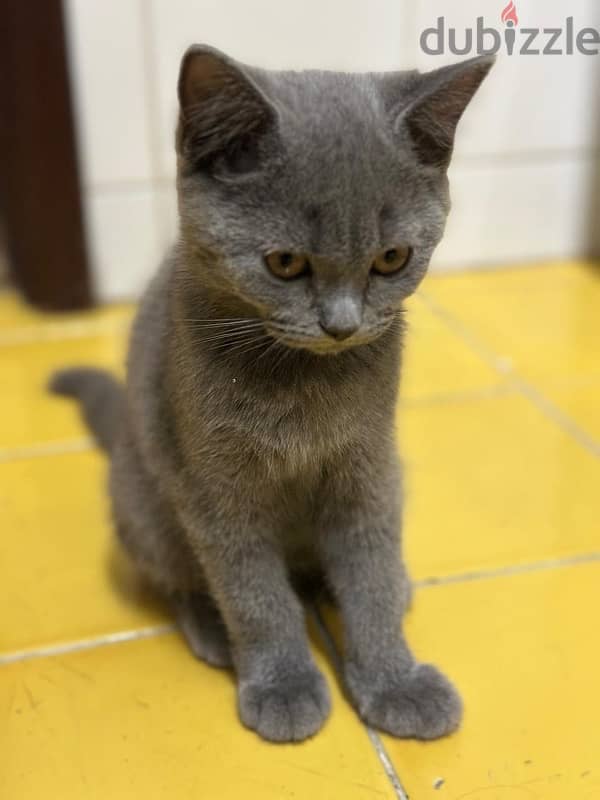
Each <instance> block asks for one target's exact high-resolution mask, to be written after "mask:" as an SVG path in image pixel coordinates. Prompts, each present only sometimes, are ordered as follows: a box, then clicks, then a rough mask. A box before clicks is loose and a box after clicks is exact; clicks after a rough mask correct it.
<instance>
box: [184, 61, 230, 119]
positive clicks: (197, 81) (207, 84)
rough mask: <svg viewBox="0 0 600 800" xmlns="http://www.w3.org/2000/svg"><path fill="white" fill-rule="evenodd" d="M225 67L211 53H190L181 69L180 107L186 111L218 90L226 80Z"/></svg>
mask: <svg viewBox="0 0 600 800" xmlns="http://www.w3.org/2000/svg"><path fill="white" fill-rule="evenodd" d="M227 72H228V70H227V67H226V66H225V64H223V62H222V61H220V60H219V59H218V58H216V57H215V56H213V55H212V54H211V53H192V54H190V55H189V56H188V59H187V62H186V63H185V64H184V67H183V80H182V84H181V97H180V100H181V105H182V108H184V109H186V108H188V107H189V106H192V105H194V104H195V103H197V102H198V101H199V100H202V99H203V98H204V97H206V95H208V94H213V93H214V92H215V90H218V89H219V88H220V87H221V86H223V84H224V83H225V80H226V78H227Z"/></svg>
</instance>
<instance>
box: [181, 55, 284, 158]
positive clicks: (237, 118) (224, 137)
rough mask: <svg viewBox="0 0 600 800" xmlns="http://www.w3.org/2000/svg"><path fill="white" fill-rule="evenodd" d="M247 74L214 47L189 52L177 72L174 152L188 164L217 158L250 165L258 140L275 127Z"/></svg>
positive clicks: (269, 106)
mask: <svg viewBox="0 0 600 800" xmlns="http://www.w3.org/2000/svg"><path fill="white" fill-rule="evenodd" d="M251 72H252V70H251V69H250V68H248V67H245V66H243V65H242V64H239V63H237V62H236V61H234V60H233V59H231V58H229V57H228V56H226V55H225V54H224V53H221V52H220V51H219V50H216V49H215V48H213V47H209V46H207V45H194V46H192V47H190V48H189V49H188V50H187V52H186V53H185V55H184V56H183V59H182V62H181V68H180V72H179V83H178V94H179V108H180V114H179V127H178V131H177V149H178V151H179V153H180V155H182V156H183V157H184V158H185V160H186V161H188V163H190V164H203V163H207V162H210V161H212V160H214V159H215V158H216V157H219V156H224V157H227V158H228V159H230V160H235V161H236V164H237V165H241V166H242V167H247V166H248V164H249V162H251V161H252V158H253V154H254V155H255V148H256V144H257V142H258V140H259V139H260V138H261V137H262V136H263V135H264V134H265V133H266V132H267V131H269V130H271V129H272V128H273V127H274V126H275V125H276V118H277V114H276V112H275V109H274V107H273V105H272V104H271V103H270V101H269V100H268V99H267V97H266V96H265V94H264V93H263V92H262V91H261V89H260V88H259V87H258V85H257V83H256V82H255V80H254V79H253V77H252V75H251ZM242 171H244V169H242Z"/></svg>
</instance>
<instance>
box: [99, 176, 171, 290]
mask: <svg viewBox="0 0 600 800" xmlns="http://www.w3.org/2000/svg"><path fill="white" fill-rule="evenodd" d="M155 192H156V190H155V189H154V188H152V187H151V186H149V187H147V188H140V189H125V190H123V189H98V190H91V191H90V192H89V193H88V195H87V198H86V221H87V229H88V239H89V242H90V245H91V247H90V250H91V255H92V268H93V278H94V285H95V290H96V297H97V299H99V300H101V301H105V300H120V299H124V298H130V297H137V296H139V294H140V293H141V292H142V291H143V289H144V287H145V286H146V284H147V282H148V280H149V278H150V277H151V276H152V275H153V274H154V272H155V271H156V269H157V268H158V266H159V263H160V260H161V258H162V256H163V254H164V247H163V244H164V242H163V240H162V238H161V236H160V233H159V231H158V228H157V224H156V214H155V209H156V205H155V204H156V199H157V198H156V193H155Z"/></svg>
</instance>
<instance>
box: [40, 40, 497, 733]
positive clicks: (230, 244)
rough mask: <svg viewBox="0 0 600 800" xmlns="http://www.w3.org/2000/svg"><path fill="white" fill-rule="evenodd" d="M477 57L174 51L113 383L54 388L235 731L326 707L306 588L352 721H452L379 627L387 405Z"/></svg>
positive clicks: (445, 729) (394, 546) (314, 718)
mask: <svg viewBox="0 0 600 800" xmlns="http://www.w3.org/2000/svg"><path fill="white" fill-rule="evenodd" d="M491 65H492V59H490V58H489V57H484V58H476V59H473V60H471V61H467V62H464V63H462V64H458V65H453V66H451V67H445V68H442V69H438V70H436V71H434V72H431V73H428V74H419V73H417V72H394V73H386V74H376V73H368V74H343V73H335V72H314V71H311V72H270V71H265V70H261V69H255V68H253V67H252V68H251V67H247V66H245V65H242V64H239V63H237V62H235V61H233V60H232V59H230V58H228V57H227V56H225V55H223V54H222V53H220V52H218V51H216V50H214V49H212V48H209V47H203V46H197V47H193V48H191V49H190V50H188V52H187V53H186V55H185V56H184V59H183V62H182V66H181V73H180V78H179V100H180V106H181V112H180V122H179V128H178V134H177V152H178V177H177V188H178V194H179V213H180V233H179V240H178V242H177V245H176V246H175V248H174V249H173V251H172V252H171V254H170V255H169V256H168V258H167V260H166V262H165V263H164V264H163V266H162V268H161V269H160V271H159V273H158V275H157V276H156V278H155V279H154V280H153V282H152V283H151V285H150V287H149V289H148V291H147V292H146V295H145V297H144V299H143V301H142V303H141V307H140V310H139V313H138V316H137V320H136V323H135V326H134V330H133V334H132V340H131V348H130V353H129V361H128V379H127V390H126V392H124V391H123V390H122V389H121V387H120V386H119V385H118V384H117V383H116V382H115V381H114V380H113V379H112V378H111V377H109V376H108V375H107V374H104V373H101V372H98V371H95V370H85V369H76V370H67V371H65V372H61V373H59V374H58V375H57V376H55V378H54V381H53V389H54V390H55V391H56V392H58V393H62V394H65V395H72V396H76V397H78V398H79V400H80V401H81V403H82V406H83V412H84V414H85V416H86V418H87V421H88V423H89V425H90V426H91V428H92V430H93V431H94V433H95V435H96V436H97V438H98V440H99V442H100V443H101V444H102V445H103V446H104V447H105V448H106V449H107V450H108V451H109V452H110V456H111V477H110V490H111V496H112V503H113V512H114V519H115V523H116V527H117V530H118V533H119V536H120V538H121V539H122V541H123V543H124V545H125V547H126V548H127V550H128V551H129V553H130V554H131V556H132V557H133V559H134V560H135V561H136V563H137V564H138V565H139V567H140V568H141V570H142V571H143V572H144V573H146V575H148V576H149V577H150V578H151V580H152V581H153V582H154V583H155V584H156V585H157V586H158V587H160V588H161V589H162V590H163V592H164V593H165V594H167V595H168V596H169V597H170V598H171V600H172V603H173V606H174V608H175V610H176V614H177V617H178V620H179V624H180V626H181V629H182V631H183V633H184V634H185V636H186V638H187V640H188V642H189V644H190V647H191V648H192V650H193V652H194V653H195V654H196V655H197V656H199V657H200V658H202V659H204V660H206V661H207V662H209V663H210V664H213V665H216V666H227V665H230V664H233V666H234V667H235V671H236V673H237V677H238V707H239V714H240V717H241V719H242V722H243V723H244V724H245V725H247V726H248V727H250V728H253V729H254V730H256V731H257V732H258V733H259V734H260V735H261V736H263V737H264V738H265V739H270V740H273V741H279V742H283V741H290V740H294V741H297V740H301V739H304V738H305V737H307V736H311V735H312V734H314V733H315V732H316V731H317V730H318V729H319V728H320V727H321V725H322V724H323V722H324V720H325V718H326V717H327V715H328V713H329V707H330V701H329V693H328V689H327V686H326V684H325V681H324V679H323V676H322V675H321V673H320V672H319V671H318V669H317V667H316V666H315V663H314V661H313V658H312V656H311V653H310V650H309V646H308V641H307V635H306V628H305V620H304V614H303V609H302V605H301V603H300V601H299V599H298V596H297V593H296V591H295V587H296V582H297V581H301V580H302V579H303V578H306V577H308V576H312V575H314V574H322V575H323V576H324V577H325V580H326V583H327V585H328V587H329V588H330V590H331V592H332V594H333V596H334V598H335V601H336V603H337V605H338V607H339V609H340V613H341V617H342V621H343V625H344V633H345V647H344V649H345V653H344V659H345V661H344V664H345V666H344V674H345V681H346V686H347V689H348V692H349V695H350V697H351V698H352V700H353V702H354V704H355V706H356V708H357V709H358V712H359V714H360V715H361V717H362V718H363V719H364V720H365V721H366V722H367V723H368V724H370V725H373V726H374V727H376V728H380V729H382V730H385V731H388V732H389V733H391V734H393V735H396V736H405V737H417V738H421V739H432V738H435V737H438V736H443V735H444V734H447V733H449V732H450V731H453V730H454V729H455V728H456V727H457V725H458V724H459V721H460V717H461V702H460V698H459V697H458V695H457V693H456V692H455V690H454V688H453V687H452V685H451V684H450V683H449V681H448V680H447V679H446V678H445V677H444V676H443V675H441V674H440V672H438V670H437V669H436V668H435V667H433V666H430V665H428V664H420V663H417V662H416V661H415V659H414V658H413V656H412V654H411V652H410V650H409V649H408V646H407V644H406V642H405V641H404V638H403V635H402V617H403V614H404V611H405V608H406V604H407V598H408V596H409V583H408V580H407V577H406V574H405V571H404V568H403V566H402V562H401V560H400V527H401V494H400V467H399V464H398V457H397V454H396V446H395V439H394V406H395V403H396V395H397V387H398V377H399V361H400V348H401V339H402V326H401V324H400V319H401V310H402V302H403V300H404V299H405V298H406V297H408V295H410V294H411V293H412V292H414V290H415V288H416V287H417V285H418V284H419V282H420V281H421V279H422V278H423V276H424V274H425V272H426V270H427V266H428V263H429V260H430V257H431V254H432V252H433V250H434V248H435V246H436V245H437V244H438V242H439V241H440V238H441V236H442V233H443V230H444V225H445V220H446V216H447V214H448V210H449V207H450V202H449V196H448V184H447V178H446V169H447V167H448V163H449V160H450V156H451V152H452V146H453V138H454V132H455V128H456V125H457V123H458V121H459V119H460V117H461V115H462V113H463V111H464V109H465V107H466V105H467V104H468V102H469V100H470V99H471V97H472V96H473V94H474V92H475V91H476V89H477V88H478V86H479V84H480V83H481V81H482V80H483V78H484V77H485V75H486V74H487V72H488V70H489V69H490V67H491Z"/></svg>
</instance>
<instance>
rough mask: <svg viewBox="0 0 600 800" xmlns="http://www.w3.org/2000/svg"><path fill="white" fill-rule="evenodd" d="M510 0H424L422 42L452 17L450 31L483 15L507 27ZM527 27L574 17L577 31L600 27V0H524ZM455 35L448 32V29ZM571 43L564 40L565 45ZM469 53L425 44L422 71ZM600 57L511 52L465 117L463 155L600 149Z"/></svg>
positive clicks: (420, 6)
mask: <svg viewBox="0 0 600 800" xmlns="http://www.w3.org/2000/svg"><path fill="white" fill-rule="evenodd" d="M506 2H508V0H499V1H498V0H461V2H460V3H449V2H447V0H418V2H417V6H416V16H415V20H416V30H415V42H417V43H418V40H419V37H420V34H421V32H422V31H423V30H424V29H425V28H429V27H431V26H435V25H436V23H437V18H438V17H440V16H444V17H445V24H446V29H447V28H448V27H453V28H456V29H457V30H458V31H460V36H459V43H460V42H461V41H463V40H464V33H463V32H464V29H465V28H466V27H473V28H474V27H475V24H476V19H477V17H478V16H483V17H484V19H485V22H486V24H487V25H489V26H490V27H495V28H497V29H498V30H500V31H503V30H504V25H503V23H502V22H501V19H500V14H501V11H502V9H503V7H504V6H505V5H506ZM516 6H517V13H518V15H519V28H523V27H531V28H544V27H560V26H564V24H565V18H566V17H567V16H569V15H571V16H573V17H574V18H575V29H576V30H579V29H581V28H584V27H589V26H593V27H596V28H600V3H598V2H597V0H570V1H569V2H568V3H565V2H562V0H516ZM446 41H447V35H446ZM563 46H564V45H563ZM462 58H467V56H455V55H452V54H449V53H448V52H447V53H446V54H445V55H444V56H428V55H425V54H424V53H422V52H421V51H420V49H419V48H418V47H417V61H416V65H417V66H418V67H419V69H423V70H425V69H434V68H435V67H438V66H441V65H442V64H446V63H452V62H455V61H459V60H461V59H462ZM599 84H600V56H585V55H581V54H575V55H572V56H568V55H564V56H558V55H557V56H552V55H545V56H544V55H540V56H525V55H522V56H521V55H513V56H510V57H509V56H507V55H502V54H500V55H499V56H498V62H497V63H496V65H495V66H494V68H493V69H492V71H491V73H490V75H489V77H488V78H487V79H486V82H485V84H484V85H483V87H482V89H481V92H480V93H479V94H478V95H477V96H476V97H475V99H474V101H473V103H472V105H471V107H470V108H469V109H468V111H467V113H466V115H465V117H464V119H463V121H462V122H461V126H460V132H459V137H458V142H457V158H459V159H460V158H465V159H468V158H471V157H473V156H481V155H489V154H499V153H514V152H527V151H534V150H535V151H538V152H539V151H540V150H544V149H545V150H559V149H570V150H572V149H576V148H594V147H598V144H599V137H600V105H599V102H598V101H599V99H600V92H599V91H598V86H599Z"/></svg>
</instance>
